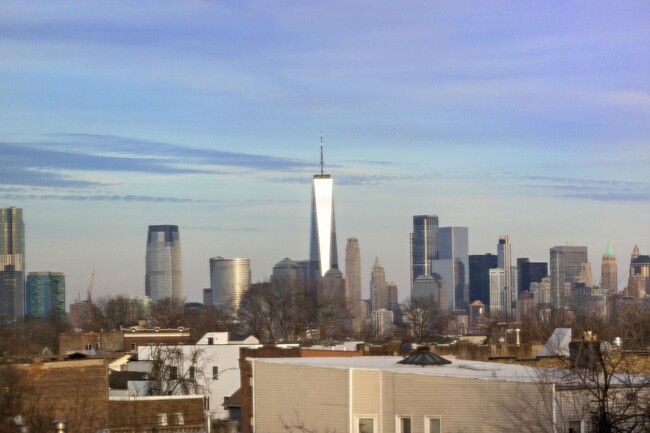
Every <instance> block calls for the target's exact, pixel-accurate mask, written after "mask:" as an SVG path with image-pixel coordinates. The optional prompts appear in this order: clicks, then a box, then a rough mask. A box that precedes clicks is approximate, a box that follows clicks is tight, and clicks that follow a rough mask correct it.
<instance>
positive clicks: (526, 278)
mask: <svg viewBox="0 0 650 433" xmlns="http://www.w3.org/2000/svg"><path fill="white" fill-rule="evenodd" d="M547 276H548V263H546V262H531V261H530V260H529V259H528V258H526V257H524V258H519V259H517V278H518V281H519V282H518V283H517V288H518V291H519V293H521V292H523V291H525V290H530V283H541V282H542V279H543V278H544V277H547Z"/></svg>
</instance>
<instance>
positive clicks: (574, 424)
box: [569, 421, 582, 433]
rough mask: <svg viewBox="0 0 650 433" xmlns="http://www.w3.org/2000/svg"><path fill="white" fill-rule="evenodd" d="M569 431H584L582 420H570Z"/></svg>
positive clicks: (574, 432)
mask: <svg viewBox="0 0 650 433" xmlns="http://www.w3.org/2000/svg"><path fill="white" fill-rule="evenodd" d="M569 433H582V422H581V421H569Z"/></svg>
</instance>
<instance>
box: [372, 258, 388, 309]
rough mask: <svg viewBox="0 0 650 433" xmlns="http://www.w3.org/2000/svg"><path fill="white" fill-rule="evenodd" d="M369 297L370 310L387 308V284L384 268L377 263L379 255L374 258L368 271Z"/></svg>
mask: <svg viewBox="0 0 650 433" xmlns="http://www.w3.org/2000/svg"><path fill="white" fill-rule="evenodd" d="M370 297H371V301H370V302H371V308H372V311H377V310H381V309H385V310H388V285H387V284H386V274H385V273H384V268H383V267H382V266H381V264H379V257H377V258H375V264H374V265H373V267H372V271H371V273H370Z"/></svg>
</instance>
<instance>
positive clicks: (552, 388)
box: [551, 383, 557, 433]
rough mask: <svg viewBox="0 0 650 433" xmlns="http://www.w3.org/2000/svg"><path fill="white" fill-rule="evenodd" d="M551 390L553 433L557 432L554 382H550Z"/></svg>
mask: <svg viewBox="0 0 650 433" xmlns="http://www.w3.org/2000/svg"><path fill="white" fill-rule="evenodd" d="M551 390H552V394H551V395H552V396H553V401H552V408H553V414H552V416H553V433H557V407H556V406H557V405H556V400H555V398H556V393H555V384H554V383H553V384H551Z"/></svg>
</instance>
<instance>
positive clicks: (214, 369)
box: [212, 367, 219, 380]
mask: <svg viewBox="0 0 650 433" xmlns="http://www.w3.org/2000/svg"><path fill="white" fill-rule="evenodd" d="M212 378H213V379H214V380H219V367H212Z"/></svg>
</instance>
